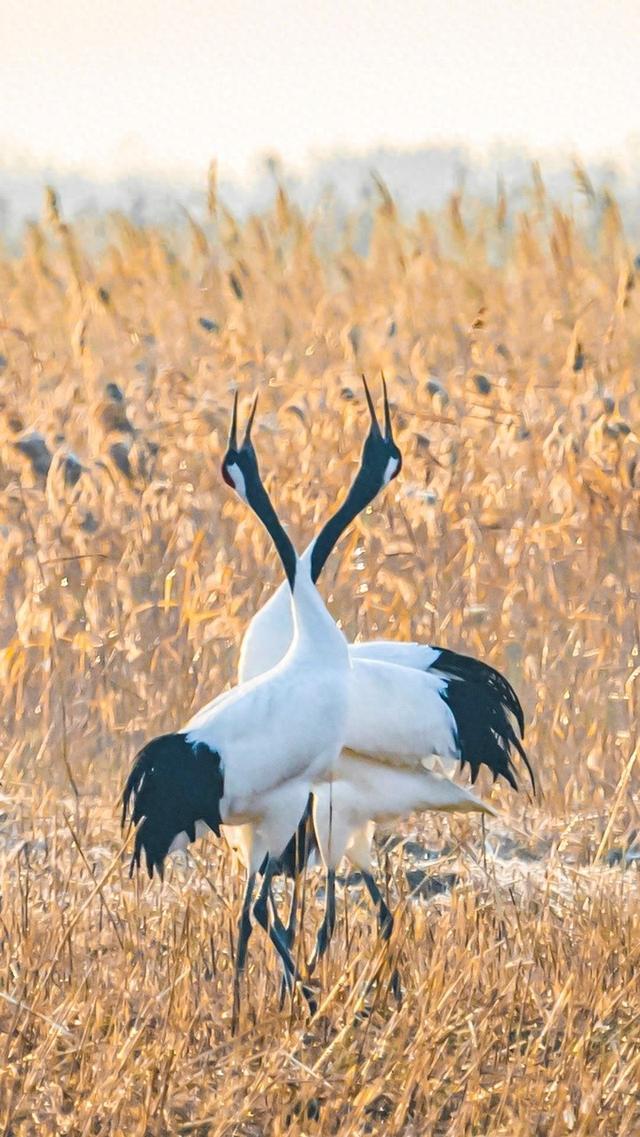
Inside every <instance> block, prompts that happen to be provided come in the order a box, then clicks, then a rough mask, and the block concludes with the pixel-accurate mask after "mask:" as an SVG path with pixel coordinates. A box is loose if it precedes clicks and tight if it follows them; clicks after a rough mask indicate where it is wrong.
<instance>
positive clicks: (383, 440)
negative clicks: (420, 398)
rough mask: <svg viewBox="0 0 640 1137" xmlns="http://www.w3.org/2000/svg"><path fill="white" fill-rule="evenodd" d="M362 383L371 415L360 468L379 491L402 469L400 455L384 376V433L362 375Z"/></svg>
mask: <svg viewBox="0 0 640 1137" xmlns="http://www.w3.org/2000/svg"><path fill="white" fill-rule="evenodd" d="M362 382H363V383H364V393H365V395H366V399H367V406H368V407H369V414H370V415H371V426H370V428H369V433H368V435H367V437H366V439H365V443H364V447H363V449H362V455H361V458H360V468H361V470H362V471H363V472H365V473H366V474H368V475H369V477H370V478H371V479H372V481H373V482H374V483H375V484H376V485H377V486H378V487H379V488H380V489H381V488H382V487H383V486H386V485H388V484H389V482H390V481H392V479H393V478H397V476H398V474H399V473H400V471H401V469H402V454H401V453H400V450H399V449H398V447H397V446H396V443H395V441H394V438H393V432H392V430H391V412H390V410H389V399H388V397H387V384H386V382H385V378H384V375H383V376H382V392H383V395H384V431H382V430H381V429H380V425H379V423H378V419H377V417H376V412H375V407H374V405H373V400H372V398H371V393H370V391H369V387H368V386H367V380H366V379H365V377H364V375H363V376H362Z"/></svg>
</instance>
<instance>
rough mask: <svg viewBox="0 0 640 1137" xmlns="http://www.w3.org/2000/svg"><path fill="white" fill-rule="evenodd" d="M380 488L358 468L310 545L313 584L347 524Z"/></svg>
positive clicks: (365, 471)
mask: <svg viewBox="0 0 640 1137" xmlns="http://www.w3.org/2000/svg"><path fill="white" fill-rule="evenodd" d="M380 488H381V486H380V483H379V481H376V480H375V479H374V478H373V477H372V475H371V473H370V471H369V470H367V469H366V468H363V467H361V468H360V469H359V470H358V473H357V474H356V476H355V478H354V481H353V485H352V486H351V489H350V490H349V493H348V494H347V496H346V498H345V500H344V501H343V503H342V505H341V506H340V508H339V509H337V510H336V512H335V513H334V514H333V517H330V518H329V520H328V521H327V523H326V525H324V526H323V528H322V529H321V530H320V532H319V533H318V536H317V537H316V539H315V541H314V542H313V544H312V545H311V546H310V549H311V579H312V581H313V582H314V584H315V582H316V581H317V580H318V578H319V576H320V573H321V572H322V570H323V568H324V566H325V564H326V562H327V558H328V556H329V554H330V553H331V551H332V550H333V549H334V547H335V545H336V543H337V541H338V540H339V538H340V537H341V536H342V534H343V533H344V531H345V529H346V528H347V526H348V525H350V524H351V522H352V521H353V519H354V518H355V517H357V516H358V514H359V513H362V510H363V509H366V507H367V506H368V505H369V502H371V501H373V499H374V497H375V496H376V494H377V493H378V492H379V490H380Z"/></svg>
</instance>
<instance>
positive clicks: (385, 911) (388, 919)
mask: <svg viewBox="0 0 640 1137" xmlns="http://www.w3.org/2000/svg"><path fill="white" fill-rule="evenodd" d="M362 879H363V881H364V883H365V885H366V888H367V892H368V893H369V896H370V897H371V899H372V900H373V903H374V904H375V906H376V908H377V909H378V931H379V933H380V936H381V938H382V939H383V940H388V939H389V938H390V936H391V933H392V931H393V913H392V912H391V910H390V909H389V908H388V907H387V904H386V903H385V899H384V896H383V895H382V893H381V891H380V889H379V888H378V886H377V884H376V882H375V880H374V878H373V876H372V875H371V873H370V872H363V874H362Z"/></svg>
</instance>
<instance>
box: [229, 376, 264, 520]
mask: <svg viewBox="0 0 640 1137" xmlns="http://www.w3.org/2000/svg"><path fill="white" fill-rule="evenodd" d="M257 405H258V396H257V395H256V396H255V398H254V400H253V403H252V405H251V410H250V412H249V419H248V421H247V426H246V430H245V432H244V438H243V440H242V443H241V445H240V446H238V392H237V391H236V393H235V395H234V397H233V412H232V415H231V430H230V431H229V442H228V444H227V452H226V454H225V456H224V458H223V459H222V477H223V478H224V480H225V482H226V483H227V485H228V486H231V489H232V490H235V491H236V493H237V494H238V496H239V497H241V498H242V499H243V501H249V500H250V498H251V493H252V490H253V491H255V490H256V489H257V488H258V487H259V486H260V485H261V481H260V471H259V470H258V459H257V456H256V452H255V450H254V448H253V443H252V441H251V427H252V426H253V420H254V418H255V413H256V407H257Z"/></svg>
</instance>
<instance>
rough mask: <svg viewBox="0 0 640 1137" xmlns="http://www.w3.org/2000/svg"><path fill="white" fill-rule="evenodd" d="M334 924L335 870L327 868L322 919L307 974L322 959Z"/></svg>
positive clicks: (311, 971)
mask: <svg viewBox="0 0 640 1137" xmlns="http://www.w3.org/2000/svg"><path fill="white" fill-rule="evenodd" d="M335 926H336V870H335V869H327V883H326V896H325V903H324V919H323V921H322V923H321V925H320V928H319V929H318V935H317V937H316V946H315V948H314V950H313V955H312V956H311V959H310V960H309V974H310V975H311V974H312V973H313V971H314V970H315V968H316V966H317V964H318V960H319V959H322V957H323V955H324V954H325V952H326V950H327V948H328V947H329V944H330V943H331V938H332V936H333V932H334V928H335Z"/></svg>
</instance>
